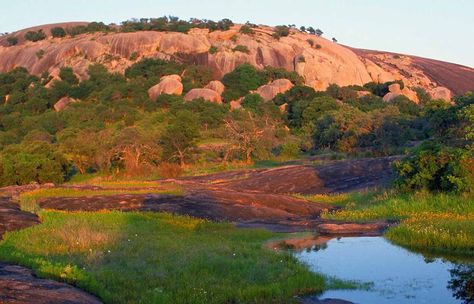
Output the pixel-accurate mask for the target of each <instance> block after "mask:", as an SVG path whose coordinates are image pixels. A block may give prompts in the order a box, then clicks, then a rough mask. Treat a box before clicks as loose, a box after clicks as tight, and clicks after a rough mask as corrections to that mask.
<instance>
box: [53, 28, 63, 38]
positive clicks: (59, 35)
mask: <svg viewBox="0 0 474 304" xmlns="http://www.w3.org/2000/svg"><path fill="white" fill-rule="evenodd" d="M66 34H67V33H66V30H64V28H62V27H60V26H56V27H53V28H52V29H51V35H52V36H53V37H54V38H62V37H65V36H66Z"/></svg>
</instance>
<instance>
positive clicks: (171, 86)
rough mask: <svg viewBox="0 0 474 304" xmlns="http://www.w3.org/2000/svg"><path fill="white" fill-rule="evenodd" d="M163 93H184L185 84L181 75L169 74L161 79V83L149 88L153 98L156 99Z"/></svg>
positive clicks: (149, 94)
mask: <svg viewBox="0 0 474 304" xmlns="http://www.w3.org/2000/svg"><path fill="white" fill-rule="evenodd" d="M161 94H168V95H181V94H183V84H182V83H181V77H180V76H179V75H167V76H163V77H161V79H160V83H158V84H157V85H154V86H152V87H151V88H150V89H149V90H148V96H149V97H150V99H151V100H156V98H158V96H160V95H161Z"/></svg>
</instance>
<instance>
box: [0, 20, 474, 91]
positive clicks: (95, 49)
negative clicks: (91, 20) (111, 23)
mask: <svg viewBox="0 0 474 304" xmlns="http://www.w3.org/2000/svg"><path fill="white" fill-rule="evenodd" d="M55 26H58V25H55ZM59 26H61V25H59ZM62 26H70V24H66V25H62ZM51 27H52V26H51V25H48V26H41V27H36V28H35V30H38V29H40V28H43V30H44V32H45V33H49V30H48V29H50V28H51ZM239 28H240V26H239V25H235V26H234V27H232V28H231V29H230V30H228V31H214V32H209V31H208V30H207V29H197V28H195V29H192V30H190V31H189V33H187V34H183V33H176V32H156V31H148V32H147V31H140V32H132V33H120V32H119V33H92V34H83V35H79V36H76V37H69V36H67V37H64V38H52V37H48V38H47V39H45V40H42V41H38V42H34V43H33V42H29V41H25V40H24V39H23V38H21V39H20V40H19V42H18V44H17V45H15V46H8V42H7V38H8V36H4V37H0V72H5V71H9V70H11V69H13V68H15V67H19V66H21V67H25V68H27V69H28V70H29V71H30V72H31V73H33V74H36V75H40V74H41V73H42V72H44V71H47V72H49V73H50V74H51V75H57V74H58V73H57V72H58V70H59V69H60V68H61V67H63V66H71V67H73V69H74V72H75V73H76V74H77V75H78V76H79V77H80V78H81V79H85V78H87V68H88V66H89V64H91V63H101V64H103V65H105V66H106V67H107V68H108V69H109V70H110V71H114V72H123V71H124V70H125V69H126V68H127V67H128V66H130V65H131V64H133V63H134V61H133V60H131V59H130V56H131V54H133V53H135V54H138V56H139V57H140V58H161V59H177V60H186V61H188V62H191V63H196V64H203V65H206V66H208V67H209V68H211V69H212V71H213V72H214V76H215V77H216V79H220V78H221V77H222V76H223V75H224V74H226V73H228V72H230V71H232V70H233V69H234V68H235V67H237V66H238V65H240V64H243V63H249V64H252V65H254V66H256V67H257V68H264V67H265V66H274V67H280V68H285V69H287V70H289V71H296V72H298V73H299V74H300V75H301V76H302V77H303V78H304V81H305V84H306V85H309V86H311V87H313V88H314V89H316V90H324V89H326V87H327V86H328V85H329V84H331V83H335V84H338V85H340V86H346V85H363V84H365V83H368V82H371V81H375V82H386V81H393V80H402V81H403V82H404V84H405V86H406V87H407V88H408V89H413V88H415V87H422V88H424V89H425V90H427V91H428V92H430V93H431V94H432V95H436V96H443V97H447V96H450V95H451V93H452V94H463V93H465V92H466V91H468V90H474V69H472V68H468V67H464V66H460V65H456V64H451V63H445V62H440V61H436V60H431V59H424V58H419V57H415V56H407V55H400V54H393V53H384V52H378V51H368V50H360V49H353V48H350V47H347V46H344V45H341V44H337V43H333V42H331V41H329V40H327V39H325V38H323V37H318V36H315V35H310V34H306V33H302V32H299V31H297V30H294V29H293V30H291V33H290V35H289V36H288V37H282V38H281V39H280V40H276V39H275V38H273V37H272V33H273V29H272V28H271V27H267V26H259V27H257V28H255V29H254V32H255V33H254V34H252V35H245V34H241V33H239ZM27 30H30V29H26V30H23V31H20V32H17V33H13V35H15V36H19V37H22V35H23V34H24V33H25V32H26V31H27ZM234 37H235V38H234ZM236 45H242V46H245V47H247V49H248V53H244V52H233V51H232V50H233V49H234V48H235V46H236ZM211 47H214V48H215V49H216V50H217V51H216V52H213V53H212V54H211V53H209V49H210V48H211ZM39 51H41V52H42V53H44V55H43V56H42V57H41V58H39V57H38V56H37V55H36V54H37V53H38V52H39ZM183 56H184V57H183ZM183 58H184V59H183ZM303 58H304V60H302V59H303ZM213 85H214V84H213ZM439 87H442V89H439V90H438V89H437V88H439ZM212 89H217V87H213V88H212ZM402 93H403V94H405V95H406V94H411V92H402ZM413 96H414V95H412V97H413ZM408 97H409V98H412V97H410V96H408Z"/></svg>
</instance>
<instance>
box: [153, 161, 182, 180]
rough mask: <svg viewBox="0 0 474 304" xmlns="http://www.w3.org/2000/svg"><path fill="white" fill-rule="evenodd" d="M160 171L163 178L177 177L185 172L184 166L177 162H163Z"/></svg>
mask: <svg viewBox="0 0 474 304" xmlns="http://www.w3.org/2000/svg"><path fill="white" fill-rule="evenodd" d="M159 173H160V175H161V177H163V178H176V177H179V176H180V175H182V174H183V168H181V166H180V165H178V164H175V163H168V162H162V163H161V164H160V166H159Z"/></svg>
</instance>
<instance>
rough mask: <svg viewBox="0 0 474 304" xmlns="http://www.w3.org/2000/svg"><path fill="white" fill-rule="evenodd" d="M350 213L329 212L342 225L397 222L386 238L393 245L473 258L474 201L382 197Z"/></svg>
mask: <svg viewBox="0 0 474 304" xmlns="http://www.w3.org/2000/svg"><path fill="white" fill-rule="evenodd" d="M352 203H353V205H352V206H351V208H350V209H344V210H338V211H336V212H333V213H330V212H326V213H325V214H323V217H325V218H328V219H333V220H341V221H355V222H366V221H375V220H396V221H399V222H400V224H399V225H398V226H396V227H393V228H390V229H389V230H388V231H387V232H386V234H385V236H386V237H387V238H388V239H389V240H390V241H392V242H394V243H396V244H398V245H401V246H404V247H407V248H409V249H413V250H416V251H421V252H427V253H438V254H439V253H441V254H448V255H457V256H474V197H473V196H472V195H468V194H465V195H455V194H442V193H439V194H430V193H425V192H422V193H415V194H394V193H392V194H382V195H373V196H372V197H370V196H369V197H368V200H367V201H365V202H362V203H361V202H359V203H357V201H353V202H352Z"/></svg>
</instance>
